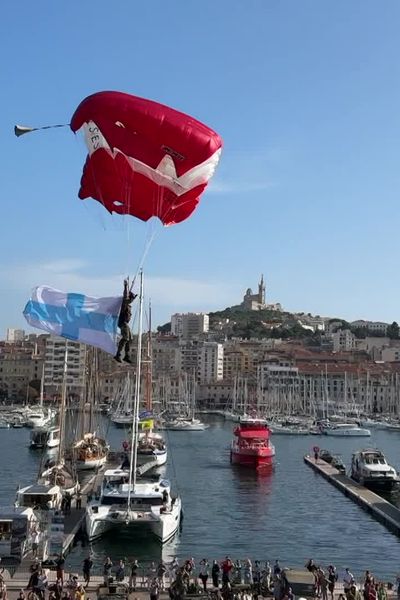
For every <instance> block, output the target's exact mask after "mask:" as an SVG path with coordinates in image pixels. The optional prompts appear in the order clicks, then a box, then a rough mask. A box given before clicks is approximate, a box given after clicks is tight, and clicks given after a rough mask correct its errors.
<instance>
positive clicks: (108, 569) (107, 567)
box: [103, 556, 113, 584]
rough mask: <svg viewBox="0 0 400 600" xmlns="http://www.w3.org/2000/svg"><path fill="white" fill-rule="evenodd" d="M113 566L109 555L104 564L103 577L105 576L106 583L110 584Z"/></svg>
mask: <svg viewBox="0 0 400 600" xmlns="http://www.w3.org/2000/svg"><path fill="white" fill-rule="evenodd" d="M112 568H113V564H112V560H111V558H110V557H109V556H108V557H107V558H106V560H105V562H104V565H103V577H104V583H105V584H108V581H109V579H110V577H111V570H112Z"/></svg>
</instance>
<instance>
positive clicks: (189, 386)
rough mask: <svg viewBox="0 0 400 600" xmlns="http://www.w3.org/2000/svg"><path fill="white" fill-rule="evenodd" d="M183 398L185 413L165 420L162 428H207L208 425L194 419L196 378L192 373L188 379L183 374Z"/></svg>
mask: <svg viewBox="0 0 400 600" xmlns="http://www.w3.org/2000/svg"><path fill="white" fill-rule="evenodd" d="M185 398H186V403H185V404H186V410H185V412H186V414H184V415H181V416H179V417H176V418H175V419H173V420H171V421H165V422H164V423H163V425H162V428H163V429H168V430H169V431H204V430H205V429H208V427H209V426H208V425H206V424H205V423H203V422H202V421H200V419H196V417H195V410H196V379H195V377H194V375H193V376H192V377H191V379H190V380H189V379H188V377H187V375H185Z"/></svg>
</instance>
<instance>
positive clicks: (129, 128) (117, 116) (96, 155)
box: [71, 92, 222, 225]
mask: <svg viewBox="0 0 400 600" xmlns="http://www.w3.org/2000/svg"><path fill="white" fill-rule="evenodd" d="M71 129H72V131H74V132H76V131H78V130H79V129H82V130H83V132H84V135H85V140H86V144H87V147H88V151H89V154H88V156H87V158H86V163H85V166H84V168H83V174H82V179H81V188H80V190H79V198H82V199H84V198H89V197H91V198H94V199H95V200H98V201H99V202H101V203H102V204H103V205H104V206H105V208H106V209H107V210H108V211H109V212H110V213H112V212H114V213H119V214H123V215H125V214H130V215H133V216H134V217H137V218H138V219H142V220H143V221H147V220H148V219H150V218H151V217H154V216H156V217H158V218H159V219H160V220H161V221H162V222H163V223H164V225H172V224H173V223H179V222H180V221H183V220H184V219H186V218H187V217H189V216H190V215H191V213H192V212H193V211H194V209H195V208H196V206H197V204H198V202H199V197H200V195H201V194H202V192H203V191H204V189H205V188H206V186H207V183H208V181H209V179H210V178H211V177H212V175H213V173H214V171H215V168H216V166H217V164H218V160H219V157H220V154H221V147H222V140H221V138H220V137H219V135H218V134H217V133H215V131H213V130H212V129H210V128H209V127H206V125H203V123H200V122H199V121H197V120H196V119H193V118H192V117H190V116H188V115H185V114H184V113H181V112H178V111H176V110H174V109H172V108H169V107H168V106H164V105H162V104H158V103H157V102H153V101H151V100H145V99H143V98H138V97H137V96H131V95H129V94H123V93H121V92H99V93H97V94H93V95H92V96H88V97H87V98H85V100H83V101H82V102H81V104H80V105H79V106H78V108H77V109H76V111H75V113H74V115H73V117H72V120H71Z"/></svg>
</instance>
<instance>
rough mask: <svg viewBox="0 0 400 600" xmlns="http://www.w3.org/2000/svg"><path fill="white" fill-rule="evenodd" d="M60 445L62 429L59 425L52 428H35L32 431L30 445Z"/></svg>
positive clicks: (33, 446)
mask: <svg viewBox="0 0 400 600" xmlns="http://www.w3.org/2000/svg"><path fill="white" fill-rule="evenodd" d="M59 445H60V430H59V428H57V427H54V428H52V429H45V428H36V427H35V428H34V429H32V431H31V441H30V447H31V448H33V449H42V448H57V446H59Z"/></svg>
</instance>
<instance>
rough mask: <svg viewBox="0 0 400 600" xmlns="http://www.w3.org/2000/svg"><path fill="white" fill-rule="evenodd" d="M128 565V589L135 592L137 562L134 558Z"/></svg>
mask: <svg viewBox="0 0 400 600" xmlns="http://www.w3.org/2000/svg"><path fill="white" fill-rule="evenodd" d="M130 566H131V573H130V575H129V591H130V592H136V580H137V573H138V569H139V563H138V561H137V560H136V558H133V559H132V562H131V565H130Z"/></svg>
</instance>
